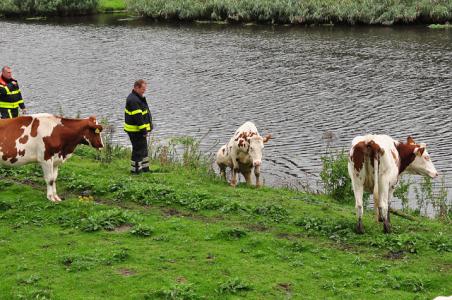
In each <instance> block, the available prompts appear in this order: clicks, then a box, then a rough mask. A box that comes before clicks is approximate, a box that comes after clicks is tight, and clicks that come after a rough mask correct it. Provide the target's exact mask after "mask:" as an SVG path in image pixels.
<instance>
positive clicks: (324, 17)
mask: <svg viewBox="0 0 452 300" xmlns="http://www.w3.org/2000/svg"><path fill="white" fill-rule="evenodd" d="M126 1H127V4H128V8H129V10H131V11H134V12H137V13H139V14H143V15H145V16H148V17H151V18H155V19H164V20H183V21H192V20H213V21H228V22H244V23H246V22H258V23H278V24H315V23H320V24H322V23H330V22H331V23H339V24H385V25H390V24H412V23H441V22H445V21H448V20H449V21H450V20H452V2H451V1H449V0H438V1H433V0H421V1H413V0H401V1H395V0H390V1H375V0H370V1H356V0H340V1H336V0H277V1H268V0H241V1H235V0H126Z"/></svg>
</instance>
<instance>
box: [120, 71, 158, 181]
mask: <svg viewBox="0 0 452 300" xmlns="http://www.w3.org/2000/svg"><path fill="white" fill-rule="evenodd" d="M146 89H147V83H146V81H144V80H143V79H140V80H137V81H136V82H135V84H134V85H133V90H132V92H131V93H130V95H129V96H128V97H127V101H126V109H125V112H124V116H125V122H124V131H126V132H127V134H128V135H129V138H130V141H131V142H132V162H131V163H132V168H131V172H132V174H139V173H140V172H149V158H148V144H147V135H148V134H149V132H151V130H152V116H151V112H150V111H149V106H148V103H147V102H146V98H145V97H144V93H145V92H146Z"/></svg>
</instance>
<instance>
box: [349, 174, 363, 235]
mask: <svg viewBox="0 0 452 300" xmlns="http://www.w3.org/2000/svg"><path fill="white" fill-rule="evenodd" d="M352 186H353V194H354V195H355V208H356V216H357V217H358V222H357V223H356V233H359V234H362V233H364V225H363V213H364V207H363V193H364V183H363V182H360V181H359V180H356V179H353V178H352Z"/></svg>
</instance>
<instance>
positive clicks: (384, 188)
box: [378, 178, 391, 233]
mask: <svg viewBox="0 0 452 300" xmlns="http://www.w3.org/2000/svg"><path fill="white" fill-rule="evenodd" d="M389 185H390V184H389V182H387V181H385V180H383V178H380V182H379V188H378V190H379V194H380V199H379V200H380V201H379V207H378V208H379V213H380V217H381V218H382V219H383V230H384V233H390V232H391V224H390V223H389V219H388V214H389V207H388V202H389Z"/></svg>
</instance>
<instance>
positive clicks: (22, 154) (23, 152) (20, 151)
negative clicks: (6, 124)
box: [17, 149, 25, 156]
mask: <svg viewBox="0 0 452 300" xmlns="http://www.w3.org/2000/svg"><path fill="white" fill-rule="evenodd" d="M17 154H19V156H24V155H25V149H22V150H19V151H18V152H17Z"/></svg>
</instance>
